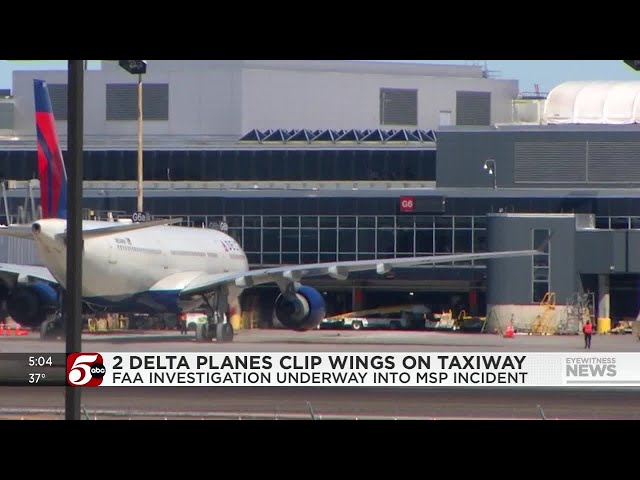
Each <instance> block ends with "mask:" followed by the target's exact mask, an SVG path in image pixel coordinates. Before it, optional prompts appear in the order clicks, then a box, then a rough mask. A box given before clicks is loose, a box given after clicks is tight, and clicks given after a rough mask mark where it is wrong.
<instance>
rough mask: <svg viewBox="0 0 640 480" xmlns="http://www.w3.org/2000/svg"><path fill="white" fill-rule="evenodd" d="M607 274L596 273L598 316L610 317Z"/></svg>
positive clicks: (608, 278)
mask: <svg viewBox="0 0 640 480" xmlns="http://www.w3.org/2000/svg"><path fill="white" fill-rule="evenodd" d="M609 280H610V277H609V275H598V318H611V300H610V299H611V294H610V288H609Z"/></svg>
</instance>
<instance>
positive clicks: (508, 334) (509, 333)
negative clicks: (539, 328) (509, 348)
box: [504, 322, 515, 338]
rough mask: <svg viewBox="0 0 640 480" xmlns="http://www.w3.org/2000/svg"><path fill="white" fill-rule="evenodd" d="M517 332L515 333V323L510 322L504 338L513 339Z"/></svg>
mask: <svg viewBox="0 0 640 480" xmlns="http://www.w3.org/2000/svg"><path fill="white" fill-rule="evenodd" d="M514 334H515V332H514V331H513V323H511V322H509V324H508V325H507V329H506V330H505V332H504V338H513V336H514Z"/></svg>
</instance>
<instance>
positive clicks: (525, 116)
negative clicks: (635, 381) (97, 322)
mask: <svg viewBox="0 0 640 480" xmlns="http://www.w3.org/2000/svg"><path fill="white" fill-rule="evenodd" d="M34 78H41V79H44V80H46V81H47V82H48V85H49V90H50V94H51V97H52V104H53V109H54V114H55V116H56V119H57V120H58V122H57V126H58V133H59V135H60V137H61V138H60V140H61V143H62V145H63V150H64V148H66V72H64V71H61V72H59V71H43V72H34V71H19V72H15V73H14V78H13V88H12V91H11V92H10V95H8V96H7V97H8V98H7V99H5V100H3V101H4V103H2V104H0V107H2V108H3V110H2V112H4V113H3V115H2V116H1V117H0V118H1V119H2V122H3V123H2V124H0V135H3V137H2V138H3V139H2V141H1V142H0V173H1V176H2V177H3V178H4V179H5V182H4V187H5V188H4V190H3V194H4V196H5V198H6V202H5V204H6V205H7V210H6V213H4V212H0V216H4V218H5V220H6V217H7V216H9V217H10V218H9V220H11V221H28V220H29V219H30V218H31V217H32V216H34V215H35V216H37V211H34V210H35V208H32V204H31V203H29V202H28V199H29V197H30V196H33V197H34V198H35V199H36V202H35V203H34V204H33V205H34V206H35V205H37V197H38V195H39V189H38V185H37V181H36V182H34V181H33V180H32V179H34V178H36V177H37V168H36V154H35V135H34V130H35V127H34V121H33V84H32V81H33V79H34ZM136 81H137V79H136V78H135V77H132V76H131V75H130V74H128V73H127V72H125V71H123V70H121V69H119V67H118V65H117V64H111V63H109V62H103V66H102V69H101V70H89V71H87V72H86V80H85V83H86V88H85V163H84V178H85V187H84V196H85V199H84V206H85V208H86V211H87V215H88V216H97V217H104V216H106V215H107V214H108V212H110V213H111V215H115V216H118V215H126V216H129V215H131V213H132V212H133V211H135V210H136V194H137V190H136V172H137V163H136V159H137V135H136V128H137V85H136ZM631 83H634V82H631ZM638 91H639V90H638V89H637V86H633V85H629V82H627V83H625V84H621V85H617V84H599V85H593V84H581V85H578V84H575V83H568V84H563V85H560V86H558V87H556V88H555V89H554V90H553V91H552V92H550V94H549V96H548V98H546V99H544V98H539V99H533V100H531V99H524V98H522V95H520V92H519V88H518V82H517V81H515V80H504V79H497V78H491V76H490V75H487V72H486V71H485V70H484V69H483V68H482V67H480V66H474V65H459V66H441V65H408V64H396V63H384V62H355V61H353V62H349V61H336V62H333V61H328V62H326V61H199V62H195V61H194V62H191V61H149V64H148V68H147V74H145V75H144V77H143V117H144V180H145V181H144V210H145V211H148V212H150V213H151V214H152V215H154V216H158V217H169V216H173V217H176V216H179V217H182V218H183V219H184V223H185V224H186V225H190V226H193V227H200V228H210V227H211V226H213V225H214V224H216V223H219V222H221V221H224V222H225V223H226V224H227V225H228V227H229V233H230V234H231V235H233V236H234V237H235V238H236V239H237V240H238V241H239V242H240V243H241V244H242V246H243V248H244V250H245V251H246V252H247V255H248V257H249V260H250V262H251V266H252V267H262V266H268V265H275V264H280V263H311V262H322V261H335V260H360V259H372V258H386V257H402V256H416V255H438V254H448V253H468V252H484V251H488V250H503V249H530V248H532V247H538V246H540V245H541V244H543V242H545V239H546V240H547V241H546V243H545V244H544V245H545V247H544V248H545V250H544V252H545V253H543V254H541V255H539V256H537V257H536V258H534V259H533V260H532V259H526V258H525V259H503V260H492V261H489V262H466V263H464V264H453V265H438V266H426V267H418V268H411V269H398V270H395V271H392V272H389V273H388V274H386V275H384V276H380V275H377V274H376V273H375V272H372V273H362V274H358V275H353V276H351V277H350V278H349V279H348V280H346V281H337V280H333V279H330V278H326V279H317V280H316V279H314V280H311V281H309V282H308V283H309V284H311V285H313V286H315V287H316V288H318V290H319V291H321V292H323V294H324V295H325V297H326V299H327V305H328V308H329V314H331V313H341V312H344V311H348V310H352V309H360V308H373V307H378V306H383V305H391V304H398V303H424V304H427V305H428V306H430V307H431V308H432V309H433V310H434V311H440V310H444V309H446V310H448V309H449V308H452V309H454V310H461V309H464V310H466V311H467V312H471V313H472V314H480V315H485V314H486V315H489V316H490V319H491V320H492V321H494V322H497V323H499V324H500V325H501V326H503V325H505V323H506V322H507V321H508V320H509V318H510V317H511V316H516V317H517V319H518V320H520V321H524V322H525V323H527V322H528V323H531V322H533V321H535V319H536V318H537V317H539V316H540V315H541V314H542V312H543V309H542V307H541V302H543V300H545V296H546V297H547V298H548V297H549V295H548V294H551V295H552V296H553V298H554V299H555V302H556V303H557V308H555V309H554V310H555V311H557V312H561V313H562V312H566V310H567V309H568V306H571V305H572V302H573V300H572V299H575V298H576V295H579V294H585V293H593V298H594V299H595V300H594V302H595V303H596V304H597V305H596V309H599V310H600V311H598V312H597V315H598V316H603V317H612V318H614V319H622V318H627V317H633V318H635V316H636V314H637V313H638V308H639V301H638V300H639V299H638V295H639V290H638V289H639V287H640V285H638V283H639V279H640V275H639V274H640V259H636V254H635V253H634V252H635V251H637V249H636V248H635V246H636V245H635V243H636V242H637V241H640V237H639V238H636V235H635V234H636V232H635V231H634V229H635V228H637V225H638V224H639V223H640V208H639V207H638V206H637V202H636V201H635V197H636V196H637V194H636V193H635V192H634V189H635V188H636V187H638V186H639V185H638V184H639V183H640V169H639V168H640V167H638V166H637V165H638V164H640V163H638V159H636V157H637V156H638V155H640V146H639V145H640V143H637V142H635V141H634V135H636V134H637V130H638V127H637V125H636V124H635V118H636V117H635V116H634V115H636V113H634V108H635V105H636V104H637V102H635V103H634V101H633V99H634V98H636V97H635V96H634V95H637V93H638ZM597 99H600V100H599V101H598V100H597ZM7 105H9V107H7ZM612 105H615V108H614V107H612ZM636 150H637V152H636ZM63 153H64V151H63ZM25 202H26V203H25ZM549 235H551V237H550V238H549ZM0 246H2V247H4V248H3V252H2V254H3V255H4V256H5V258H3V259H2V260H4V261H10V262H18V263H38V259H37V256H36V255H35V253H34V252H33V249H32V248H30V247H28V246H26V244H25V243H19V244H18V243H16V242H14V243H10V242H5V243H4V244H3V245H0ZM638 246H639V247H640V245H638ZM247 293H249V292H247ZM259 293H260V295H256V296H253V297H251V298H253V299H254V300H255V301H257V302H259V304H258V305H255V304H252V308H257V309H260V310H263V311H265V312H267V311H268V310H269V309H270V308H271V307H272V305H273V300H274V299H275V296H276V294H277V292H276V291H275V289H271V288H270V287H261V288H260V292H259ZM272 296H273V298H271V297H272ZM265 316H268V314H266V313H265Z"/></svg>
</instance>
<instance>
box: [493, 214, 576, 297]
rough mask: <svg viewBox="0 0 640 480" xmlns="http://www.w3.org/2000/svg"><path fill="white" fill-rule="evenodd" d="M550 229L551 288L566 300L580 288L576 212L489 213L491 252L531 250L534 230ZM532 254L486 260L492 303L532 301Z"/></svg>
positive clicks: (557, 295)
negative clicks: (553, 213) (576, 248)
mask: <svg viewBox="0 0 640 480" xmlns="http://www.w3.org/2000/svg"><path fill="white" fill-rule="evenodd" d="M534 229H549V230H550V233H551V238H550V240H549V255H550V258H549V266H550V268H549V277H550V282H549V288H550V291H554V292H555V293H556V301H557V302H558V303H560V302H564V301H565V299H566V298H568V297H569V296H571V295H572V294H573V293H574V292H575V291H576V288H577V284H578V279H579V276H578V274H577V272H576V268H575V258H574V251H575V231H576V217H575V216H574V215H570V214H566V215H545V216H537V215H517V214H516V215H514V214H502V215H501V214H489V215H487V234H488V242H489V250H490V251H503V250H531V249H533V248H535V247H534V245H533V230H534ZM532 276H533V257H531V256H526V257H515V258H501V259H492V260H489V261H488V263H487V303H488V304H490V305H500V304H516V305H531V304H533V303H537V302H533V282H532Z"/></svg>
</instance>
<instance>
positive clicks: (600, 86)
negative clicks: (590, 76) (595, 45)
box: [544, 81, 640, 125]
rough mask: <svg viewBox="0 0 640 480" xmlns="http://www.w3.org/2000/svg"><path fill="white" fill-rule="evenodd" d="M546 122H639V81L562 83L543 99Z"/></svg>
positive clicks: (617, 123)
mask: <svg viewBox="0 0 640 480" xmlns="http://www.w3.org/2000/svg"><path fill="white" fill-rule="evenodd" d="M544 117H545V121H546V123H548V124H610V125H623V124H634V123H640V81H632V82H619V81H593V82H585V81H581V82H565V83H561V84H560V85H558V86H557V87H555V88H554V89H553V90H551V92H549V95H548V96H547V100H546V102H545V112H544Z"/></svg>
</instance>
